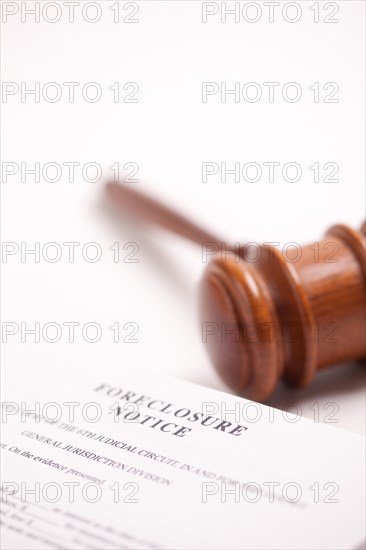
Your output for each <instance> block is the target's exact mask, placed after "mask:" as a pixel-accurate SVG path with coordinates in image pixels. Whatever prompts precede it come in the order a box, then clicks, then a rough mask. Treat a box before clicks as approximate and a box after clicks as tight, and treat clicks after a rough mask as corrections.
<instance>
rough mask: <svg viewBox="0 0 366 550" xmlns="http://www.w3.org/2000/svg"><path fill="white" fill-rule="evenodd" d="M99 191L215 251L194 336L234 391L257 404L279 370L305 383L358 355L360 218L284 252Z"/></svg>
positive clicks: (364, 246)
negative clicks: (230, 239) (354, 225)
mask: <svg viewBox="0 0 366 550" xmlns="http://www.w3.org/2000/svg"><path fill="white" fill-rule="evenodd" d="M107 192H108V194H109V196H110V197H111V198H112V199H113V201H114V202H115V203H117V204H118V205H119V206H120V207H122V208H123V209H124V210H126V211H128V212H131V211H132V212H134V213H135V214H136V213H137V214H139V215H140V216H141V217H142V218H143V219H144V220H145V221H148V222H154V223H158V224H160V225H162V226H164V227H165V228H167V229H170V230H171V231H174V232H176V233H178V234H180V235H181V236H184V237H186V238H188V239H191V240H193V241H195V242H198V243H200V244H201V245H202V246H207V245H208V246H210V247H211V249H216V251H217V253H216V255H215V256H214V257H213V259H212V260H211V261H210V262H209V263H208V265H207V268H206V270H205V272H204V276H203V279H202V282H201V288H200V290H201V293H200V317H201V333H202V340H203V342H204V345H205V346H206V347H207V350H208V353H209V356H210V358H211V360H212V363H213V364H214V366H215V368H216V369H217V371H218V372H219V374H220V376H221V377H222V379H223V380H224V381H225V383H226V384H227V385H228V386H229V387H230V388H231V389H233V390H234V391H235V392H236V393H238V394H240V395H242V396H245V397H247V398H249V399H253V400H256V401H263V400H265V399H267V398H268V397H269V396H270V395H271V393H272V392H273V390H274V388H275V386H276V383H277V381H278V380H279V378H281V377H282V378H283V379H284V380H285V381H286V382H287V383H288V384H290V385H291V386H305V385H306V384H308V383H309V382H311V380H312V379H313V377H314V375H315V373H316V371H317V370H319V369H322V368H324V367H327V366H329V365H333V364H336V363H341V362H343V361H348V360H352V359H361V358H365V357H366V223H365V224H364V225H363V227H362V228H361V230H360V231H355V230H353V229H350V228H349V227H347V226H345V225H336V226H334V227H332V228H331V229H329V231H328V232H327V233H326V235H325V237H324V239H322V240H321V241H320V242H318V243H311V244H309V245H306V246H303V247H300V246H299V245H297V246H292V251H291V252H290V248H289V247H287V248H286V249H282V250H281V249H279V248H278V247H276V246H274V245H273V244H262V245H260V246H255V247H253V244H249V245H243V246H238V245H236V246H233V245H229V246H228V245H226V244H225V243H224V241H222V240H221V239H218V238H217V237H216V236H213V235H211V234H210V233H208V232H207V231H204V230H203V229H202V228H200V227H198V226H197V225H195V224H194V223H192V222H190V221H188V220H187V219H186V218H184V217H182V216H180V215H179V214H176V213H175V212H172V211H171V210H170V209H168V208H167V207H165V206H163V205H161V204H160V203H158V202H156V201H154V200H152V199H150V198H148V197H146V196H144V195H142V194H140V193H138V192H136V191H134V190H132V189H130V188H128V187H125V186H123V185H120V184H117V183H110V184H107ZM292 244H294V243H292ZM253 248H254V250H253Z"/></svg>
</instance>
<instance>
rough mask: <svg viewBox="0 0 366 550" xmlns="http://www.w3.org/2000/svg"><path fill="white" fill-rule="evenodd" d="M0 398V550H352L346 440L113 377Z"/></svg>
mask: <svg viewBox="0 0 366 550" xmlns="http://www.w3.org/2000/svg"><path fill="white" fill-rule="evenodd" d="M63 384H64V386H63ZM25 386H26V387H25ZM6 398H7V400H6V401H3V403H2V418H1V459H2V460H1V474H2V475H1V478H2V480H1V528H2V536H1V546H2V548H4V549H28V548H32V549H44V548H50V549H53V548H56V549H72V550H78V549H98V550H99V549H124V548H126V549H134V548H136V549H142V548H146V549H158V548H162V549H175V548H182V549H183V548H192V549H193V548H195V549H196V548H210V549H211V548H229V549H235V548H247V549H266V550H268V549H272V548H273V549H275V548H276V549H287V548H288V549H292V550H293V549H297V548H301V549H306V550H309V549H316V550H320V549H324V548H327V549H332V550H334V549H343V548H344V549H356V548H362V544H363V541H364V538H365V534H364V514H365V509H364V471H363V461H364V443H363V439H362V438H360V437H359V436H357V435H354V434H350V433H347V432H344V431H342V430H339V429H337V428H335V427H329V426H326V425H324V424H321V423H316V422H315V421H314V422H313V421H311V420H308V419H303V418H300V417H298V416H295V415H292V414H289V413H285V412H283V411H278V410H275V409H272V408H270V407H267V406H264V405H259V404H258V403H253V402H251V401H246V400H244V399H241V398H238V397H235V396H232V395H227V394H225V393H221V392H218V391H216V390H211V389H208V388H204V387H201V386H198V385H194V384H190V383H187V382H183V381H180V380H175V379H169V378H160V379H159V378H157V377H152V376H145V375H142V374H141V373H137V372H133V371H130V370H128V369H123V368H122V369H121V371H120V374H119V375H118V378H116V379H113V380H112V379H103V377H102V376H93V375H90V376H89V375H88V376H84V378H83V379H80V380H74V379H73V380H72V383H71V382H67V381H65V382H60V381H58V382H57V384H56V383H55V380H52V379H51V378H50V380H42V383H40V381H39V380H37V381H36V382H35V383H34V386H31V385H29V386H28V385H25V384H19V385H16V384H14V386H13V387H9V388H7V395H6Z"/></svg>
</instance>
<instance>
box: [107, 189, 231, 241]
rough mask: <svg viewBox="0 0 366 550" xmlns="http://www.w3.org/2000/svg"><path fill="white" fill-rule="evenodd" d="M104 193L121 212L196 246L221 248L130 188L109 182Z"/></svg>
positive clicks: (198, 229)
mask: <svg viewBox="0 0 366 550" xmlns="http://www.w3.org/2000/svg"><path fill="white" fill-rule="evenodd" d="M106 193H107V195H108V196H109V197H110V198H111V199H112V200H113V201H114V202H115V203H116V204H118V206H119V207H121V209H122V210H125V211H126V212H128V213H130V212H132V213H133V215H136V216H139V217H141V218H142V219H143V220H144V221H147V222H150V223H155V224H157V225H160V226H162V227H165V228H166V229H169V230H170V231H172V232H173V233H176V234H178V235H180V236H181V237H185V238H186V239H189V240H191V241H193V242H196V243H198V244H203V243H210V244H217V245H218V246H221V244H222V243H223V242H224V241H223V240H222V239H219V238H218V237H216V236H215V235H212V234H211V233H208V232H207V231H206V230H205V229H202V228H201V227H199V226H198V225H196V224H194V223H193V222H191V221H189V220H188V219H187V218H185V217H184V216H181V215H180V214H178V213H177V212H174V211H173V210H171V209H170V208H168V207H167V206H164V205H163V204H161V203H159V202H157V201H155V200H154V199H151V198H150V197H147V196H146V195H143V194H142V193H140V192H138V191H135V190H134V189H131V187H127V186H125V185H122V184H120V183H114V182H110V183H107V184H106ZM227 249H228V250H231V249H232V250H234V246H230V245H228V246H227Z"/></svg>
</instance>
